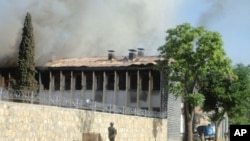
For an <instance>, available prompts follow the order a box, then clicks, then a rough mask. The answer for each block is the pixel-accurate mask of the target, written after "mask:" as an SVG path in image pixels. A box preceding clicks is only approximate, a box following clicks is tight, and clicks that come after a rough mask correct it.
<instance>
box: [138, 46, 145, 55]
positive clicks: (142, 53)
mask: <svg viewBox="0 0 250 141" xmlns="http://www.w3.org/2000/svg"><path fill="white" fill-rule="evenodd" d="M137 50H138V56H140V57H141V56H144V48H137Z"/></svg>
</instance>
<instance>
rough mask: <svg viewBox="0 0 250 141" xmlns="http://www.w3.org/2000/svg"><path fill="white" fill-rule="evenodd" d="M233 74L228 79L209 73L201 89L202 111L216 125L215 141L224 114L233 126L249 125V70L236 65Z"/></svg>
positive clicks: (217, 137)
mask: <svg viewBox="0 0 250 141" xmlns="http://www.w3.org/2000/svg"><path fill="white" fill-rule="evenodd" d="M233 72H234V74H235V76H233V75H232V76H230V77H224V76H223V74H220V73H214V72H210V73H208V74H207V75H206V79H204V83H203V86H202V88H201V92H202V93H203V94H204V96H205V99H206V100H205V104H204V107H203V110H204V111H206V112H210V114H209V115H210V118H211V121H212V122H213V123H215V125H216V133H217V134H216V141H217V140H219V136H218V133H219V132H220V130H219V129H220V128H219V125H220V124H221V121H222V120H223V119H224V115H225V113H227V115H228V117H229V120H230V122H231V123H233V124H248V123H249V107H250V104H249V98H250V68H249V66H244V65H243V64H237V65H236V66H235V67H234V68H233Z"/></svg>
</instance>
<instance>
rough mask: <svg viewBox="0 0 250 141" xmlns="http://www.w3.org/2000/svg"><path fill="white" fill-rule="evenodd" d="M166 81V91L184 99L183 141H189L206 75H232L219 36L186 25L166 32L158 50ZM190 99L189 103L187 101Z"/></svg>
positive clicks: (201, 100) (200, 102)
mask: <svg viewBox="0 0 250 141" xmlns="http://www.w3.org/2000/svg"><path fill="white" fill-rule="evenodd" d="M159 51H160V57H163V58H164V59H163V61H161V62H160V63H159V68H165V69H164V70H165V71H166V72H165V73H166V75H167V78H168V84H167V90H168V91H169V92H172V93H173V94H175V95H176V96H182V97H183V98H184V112H185V120H186V122H185V123H186V131H187V133H188V134H187V136H186V139H187V140H188V141H191V140H192V127H190V126H192V124H190V123H191V122H192V120H193V115H194V107H195V106H199V105H202V102H203V101H204V98H202V97H200V96H197V97H196V96H194V95H198V93H199V90H200V88H201V85H202V82H203V81H202V80H203V78H204V77H205V76H206V74H207V73H208V72H218V73H220V74H223V75H225V76H227V75H230V74H232V67H231V62H230V59H228V58H227V57H226V54H225V51H224V49H223V41H222V39H221V36H220V34H219V33H218V32H211V31H208V30H206V29H205V28H204V27H196V28H195V27H192V26H191V25H190V24H188V23H184V24H181V25H178V26H177V27H176V28H173V29H169V30H167V37H166V43H165V44H164V45H163V46H161V47H160V48H159ZM190 98H191V99H192V100H190Z"/></svg>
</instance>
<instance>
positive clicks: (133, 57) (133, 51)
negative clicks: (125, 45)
mask: <svg viewBox="0 0 250 141" xmlns="http://www.w3.org/2000/svg"><path fill="white" fill-rule="evenodd" d="M135 52H136V50H135V49H129V54H128V59H129V60H134V59H135V58H136V53H135Z"/></svg>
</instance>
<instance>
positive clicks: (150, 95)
mask: <svg viewBox="0 0 250 141" xmlns="http://www.w3.org/2000/svg"><path fill="white" fill-rule="evenodd" d="M148 76H149V79H148V110H149V111H152V90H153V77H152V74H151V71H149V72H148Z"/></svg>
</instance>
